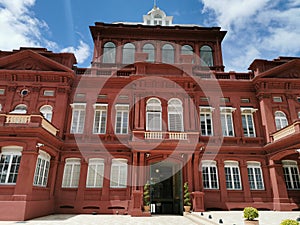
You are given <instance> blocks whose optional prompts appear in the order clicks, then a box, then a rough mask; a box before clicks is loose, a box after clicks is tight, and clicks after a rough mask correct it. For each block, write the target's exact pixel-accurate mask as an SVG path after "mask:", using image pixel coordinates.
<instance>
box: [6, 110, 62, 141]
mask: <svg viewBox="0 0 300 225" xmlns="http://www.w3.org/2000/svg"><path fill="white" fill-rule="evenodd" d="M0 116H5V124H7V125H10V124H11V125H13V124H16V125H18V126H20V125H23V124H24V125H25V126H31V125H30V124H31V123H32V124H34V123H39V125H40V126H41V127H43V128H44V129H45V130H47V131H48V132H49V133H51V134H52V135H54V136H55V135H56V134H57V132H58V129H57V128H56V127H54V126H53V125H52V124H51V123H50V122H49V121H48V120H46V119H45V118H44V117H43V116H41V115H22V114H1V115H0Z"/></svg>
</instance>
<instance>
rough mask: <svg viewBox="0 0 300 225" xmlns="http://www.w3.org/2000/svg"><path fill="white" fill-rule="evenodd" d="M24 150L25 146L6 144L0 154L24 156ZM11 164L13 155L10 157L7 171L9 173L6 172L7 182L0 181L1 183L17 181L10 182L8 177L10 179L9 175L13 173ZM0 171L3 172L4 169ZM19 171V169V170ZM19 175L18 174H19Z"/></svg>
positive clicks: (6, 183)
mask: <svg viewBox="0 0 300 225" xmlns="http://www.w3.org/2000/svg"><path fill="white" fill-rule="evenodd" d="M22 150H23V148H22V147H20V146H4V147H2V149H1V154H0V158H1V157H2V155H10V156H20V157H22ZM11 166H12V157H11V158H10V162H9V164H8V168H7V171H8V172H9V173H7V174H6V177H5V182H4V183H0V184H1V185H15V184H16V183H15V182H13V183H8V179H9V175H10V173H11V171H10V170H11ZM0 173H2V171H0ZM18 173H19V171H18ZM17 176H18V175H17Z"/></svg>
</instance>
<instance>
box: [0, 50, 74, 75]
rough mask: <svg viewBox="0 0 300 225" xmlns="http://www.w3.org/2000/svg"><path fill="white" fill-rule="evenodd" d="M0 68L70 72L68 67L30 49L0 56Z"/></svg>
mask: <svg viewBox="0 0 300 225" xmlns="http://www.w3.org/2000/svg"><path fill="white" fill-rule="evenodd" d="M0 70H34V71H57V72H72V70H71V69H70V68H68V67H66V66H64V65H62V64H60V63H58V62H56V61H54V60H52V59H49V58H47V57H45V56H43V55H41V54H39V53H36V52H34V51H32V50H25V51H21V52H17V53H14V54H11V55H9V56H6V57H2V58H0Z"/></svg>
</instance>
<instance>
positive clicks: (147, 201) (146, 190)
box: [143, 182, 150, 212]
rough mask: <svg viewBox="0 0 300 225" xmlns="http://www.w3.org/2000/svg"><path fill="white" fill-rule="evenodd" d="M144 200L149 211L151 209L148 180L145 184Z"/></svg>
mask: <svg viewBox="0 0 300 225" xmlns="http://www.w3.org/2000/svg"><path fill="white" fill-rule="evenodd" d="M143 201H144V210H145V212H149V211H150V184H149V183H148V182H147V183H146V184H145V185H144V193H143Z"/></svg>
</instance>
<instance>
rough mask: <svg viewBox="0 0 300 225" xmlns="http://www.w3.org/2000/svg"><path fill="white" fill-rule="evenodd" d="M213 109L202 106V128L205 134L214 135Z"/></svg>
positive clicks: (202, 133) (202, 132)
mask: <svg viewBox="0 0 300 225" xmlns="http://www.w3.org/2000/svg"><path fill="white" fill-rule="evenodd" d="M212 111H213V108H212V107H202V106H201V107H200V129H201V135H203V136H212V135H213V122H212Z"/></svg>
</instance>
